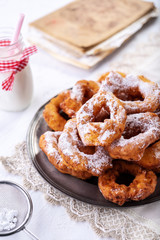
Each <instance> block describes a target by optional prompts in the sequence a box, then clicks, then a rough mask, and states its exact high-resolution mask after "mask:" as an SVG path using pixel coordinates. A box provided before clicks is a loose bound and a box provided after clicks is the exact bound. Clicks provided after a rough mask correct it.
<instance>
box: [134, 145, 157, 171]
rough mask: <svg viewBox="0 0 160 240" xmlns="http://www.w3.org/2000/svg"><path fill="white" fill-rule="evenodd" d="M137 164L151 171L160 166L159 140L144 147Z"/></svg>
mask: <svg viewBox="0 0 160 240" xmlns="http://www.w3.org/2000/svg"><path fill="white" fill-rule="evenodd" d="M137 164H138V165H139V166H141V167H143V168H145V169H149V170H153V171H154V169H157V168H158V167H160V141H158V142H156V143H154V144H152V145H151V146H149V147H148V148H146V150H145V152H144V155H143V157H142V158H141V159H140V160H139V161H138V162H137Z"/></svg>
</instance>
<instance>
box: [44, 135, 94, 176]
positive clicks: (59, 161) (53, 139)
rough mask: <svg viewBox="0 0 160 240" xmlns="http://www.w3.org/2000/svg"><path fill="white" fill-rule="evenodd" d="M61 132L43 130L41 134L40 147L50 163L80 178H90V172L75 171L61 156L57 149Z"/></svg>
mask: <svg viewBox="0 0 160 240" xmlns="http://www.w3.org/2000/svg"><path fill="white" fill-rule="evenodd" d="M61 133H62V132H51V131H47V132H45V133H44V134H43V135H41V137H40V140H39V146H40V148H41V149H42V151H43V152H44V153H45V154H46V155H47V157H48V160H49V161H50V163H51V164H52V165H54V167H55V168H56V169H57V170H58V171H60V172H62V173H65V174H69V175H72V176H74V177H77V178H81V179H87V178H90V177H91V174H90V173H88V172H85V171H75V170H74V169H73V168H71V166H69V165H68V164H67V163H66V162H65V161H64V159H63V158H62V157H61V155H60V153H59V151H58V139H59V137H60V135H61Z"/></svg>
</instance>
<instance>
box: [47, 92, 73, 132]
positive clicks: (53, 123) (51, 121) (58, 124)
mask: <svg viewBox="0 0 160 240" xmlns="http://www.w3.org/2000/svg"><path fill="white" fill-rule="evenodd" d="M68 95H69V91H64V92H62V93H60V94H59V95H58V96H57V97H55V98H52V99H51V101H50V102H49V103H48V104H46V106H45V109H44V111H43V117H44V119H45V121H46V123H47V124H48V126H49V127H50V128H51V129H52V130H54V131H62V130H63V128H64V125H65V124H66V122H67V121H66V119H65V118H64V117H63V116H61V114H60V110H61V108H60V103H61V102H63V101H64V100H65V99H66V98H67V97H68Z"/></svg>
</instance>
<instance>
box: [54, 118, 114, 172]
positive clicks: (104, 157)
mask: <svg viewBox="0 0 160 240" xmlns="http://www.w3.org/2000/svg"><path fill="white" fill-rule="evenodd" d="M58 147H59V150H60V151H61V152H62V154H63V156H64V157H66V158H69V159H70V160H69V163H70V164H71V165H72V166H76V167H77V166H78V165H80V167H81V169H83V170H84V171H88V172H90V173H91V174H93V175H96V176H97V175H100V174H101V173H102V172H104V170H105V169H108V168H109V167H111V160H112V159H111V157H110V156H109V155H108V153H107V152H106V151H105V150H104V148H103V147H100V146H98V147H96V148H95V152H94V153H93V154H87V153H84V152H83V151H80V150H79V148H80V147H85V146H84V145H83V143H82V141H81V140H80V138H79V136H78V130H77V126H76V120H75V119H72V120H69V121H68V122H67V124H66V125H65V130H64V132H63V133H62V135H61V136H60V138H59V143H58ZM90 148H92V147H90Z"/></svg>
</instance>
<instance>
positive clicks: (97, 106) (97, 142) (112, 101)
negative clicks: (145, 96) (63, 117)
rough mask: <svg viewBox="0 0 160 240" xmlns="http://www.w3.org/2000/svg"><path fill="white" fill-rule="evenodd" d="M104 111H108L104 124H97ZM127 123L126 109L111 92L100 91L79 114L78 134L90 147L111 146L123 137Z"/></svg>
mask: <svg viewBox="0 0 160 240" xmlns="http://www.w3.org/2000/svg"><path fill="white" fill-rule="evenodd" d="M103 109H105V110H107V111H106V116H105V118H104V122H97V121H96V117H97V115H98V114H99V113H100V112H101V111H102V110H103ZM107 113H110V118H108V117H109V116H108V114H107ZM125 121H126V112H125V109H124V108H123V106H122V104H121V103H120V101H119V100H118V99H117V98H116V97H115V96H114V94H113V93H111V92H103V91H99V92H98V93H96V94H95V95H94V96H93V97H92V98H91V99H89V100H88V101H87V102H86V103H85V104H84V105H83V106H82V107H81V108H80V110H79V111H78V112H77V127H78V132H79V135H80V137H81V139H82V142H83V143H84V145H88V146H107V145H109V144H111V143H112V142H113V141H114V140H115V139H117V138H119V137H120V136H121V134H122V132H123V130H124V127H125Z"/></svg>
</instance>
